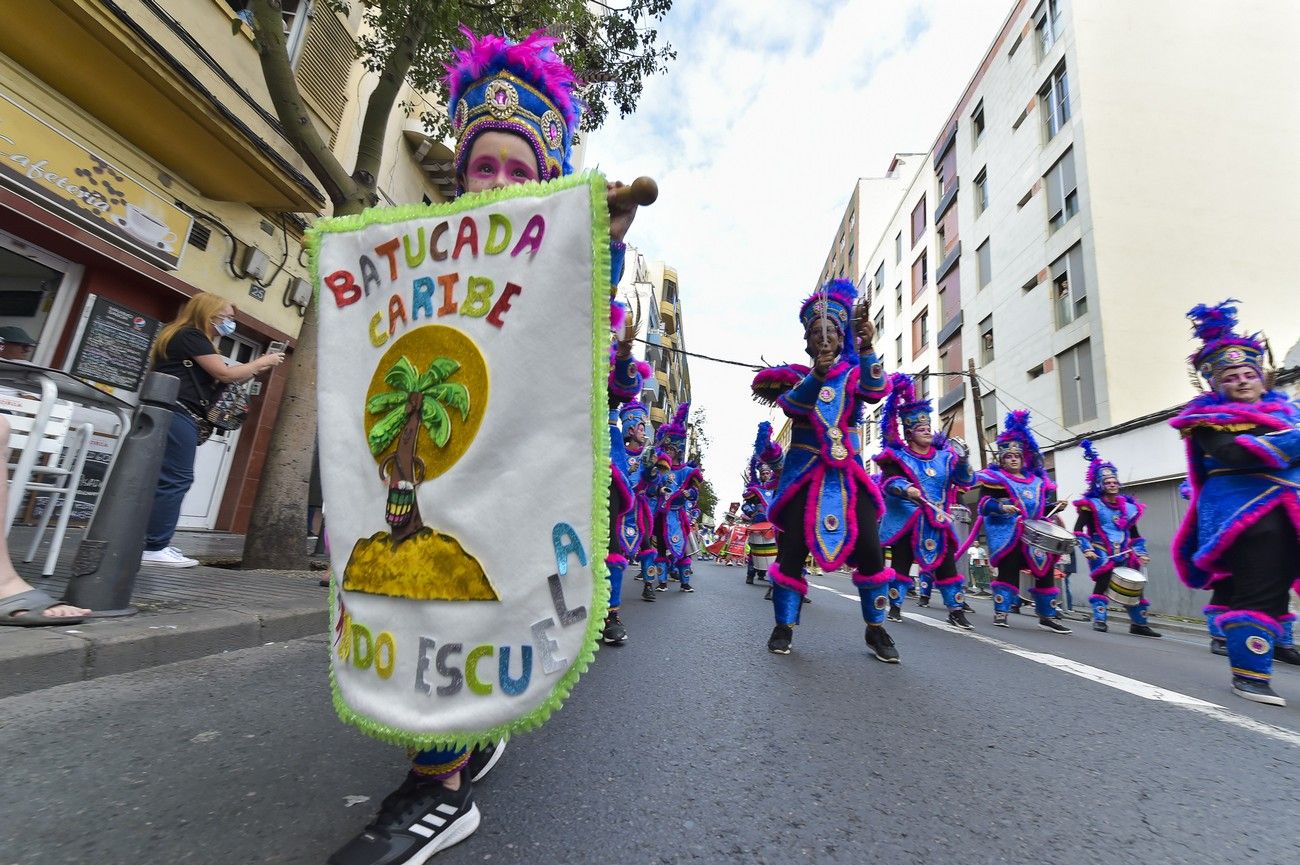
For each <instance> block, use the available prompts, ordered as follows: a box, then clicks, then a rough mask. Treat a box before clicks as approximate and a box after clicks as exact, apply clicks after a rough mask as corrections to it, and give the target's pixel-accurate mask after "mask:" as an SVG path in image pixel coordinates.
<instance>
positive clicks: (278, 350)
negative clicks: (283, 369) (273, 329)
mask: <svg viewBox="0 0 1300 865" xmlns="http://www.w3.org/2000/svg"><path fill="white" fill-rule="evenodd" d="M288 347H289V343H287V342H284V341H282V340H278V339H277V340H275V341H274V342H272V343H271V344H270V345H268V346H267V347H266V351H267V354H284V350H285V349H287V348H288Z"/></svg>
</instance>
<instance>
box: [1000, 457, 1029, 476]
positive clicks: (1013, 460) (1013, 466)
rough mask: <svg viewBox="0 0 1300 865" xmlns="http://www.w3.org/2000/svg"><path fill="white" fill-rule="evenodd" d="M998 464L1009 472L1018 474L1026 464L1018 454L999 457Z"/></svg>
mask: <svg viewBox="0 0 1300 865" xmlns="http://www.w3.org/2000/svg"><path fill="white" fill-rule="evenodd" d="M998 462H999V463H1000V464H1001V466H1002V468H1004V469H1006V470H1007V471H1009V472H1018V471H1020V469H1021V468H1022V467H1023V466H1024V464H1025V460H1024V458H1023V457H1021V455H1020V454H1018V453H1005V454H1003V455H1002V456H1000V457H998Z"/></svg>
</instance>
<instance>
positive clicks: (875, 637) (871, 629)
mask: <svg viewBox="0 0 1300 865" xmlns="http://www.w3.org/2000/svg"><path fill="white" fill-rule="evenodd" d="M865 637H866V640H867V646H868V648H870V649H871V653H872V654H873V655H875V656H876V660H877V661H884V662H885V663H886V664H897V663H898V649H896V648H895V647H894V638H893V637H891V636H889V632H888V631H886V630H885V628H884V626H883V625H867V633H866V634H865Z"/></svg>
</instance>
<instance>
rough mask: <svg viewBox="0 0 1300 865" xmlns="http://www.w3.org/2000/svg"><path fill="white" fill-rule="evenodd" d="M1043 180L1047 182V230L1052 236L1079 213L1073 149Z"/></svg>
mask: <svg viewBox="0 0 1300 865" xmlns="http://www.w3.org/2000/svg"><path fill="white" fill-rule="evenodd" d="M1044 180H1046V181H1047V229H1048V233H1049V234H1054V233H1055V232H1056V230H1057V229H1059V228H1060V227H1061V226H1063V225H1065V223H1067V222H1069V221H1070V217H1072V216H1074V215H1075V214H1076V213H1078V212H1079V190H1078V184H1077V182H1076V181H1075V177H1074V148H1073V147H1071V148H1070V149H1069V150H1067V151H1065V155H1064V156H1062V157H1061V158H1060V159H1059V160H1058V161H1057V163H1056V164H1055V165H1053V166H1052V168H1051V170H1050V171H1048V172H1047V175H1046V177H1044Z"/></svg>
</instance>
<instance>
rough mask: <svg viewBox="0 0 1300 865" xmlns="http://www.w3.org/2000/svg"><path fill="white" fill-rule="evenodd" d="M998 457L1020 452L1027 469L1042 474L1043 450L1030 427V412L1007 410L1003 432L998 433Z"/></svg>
mask: <svg viewBox="0 0 1300 865" xmlns="http://www.w3.org/2000/svg"><path fill="white" fill-rule="evenodd" d="M997 445H998V458H999V459H1001V458H1002V456H1003V455H1004V454H1013V453H1018V454H1020V457H1021V459H1022V460H1023V461H1024V465H1025V470H1026V471H1030V472H1033V473H1034V474H1037V475H1041V474H1042V473H1043V452H1042V451H1041V450H1039V448H1038V440H1037V439H1036V438H1034V433H1033V432H1032V431H1031V430H1030V429H1029V412H1028V411H1027V410H1025V409H1018V410H1016V411H1011V412H1007V416H1006V420H1004V421H1003V423H1002V432H1000V433H998V438H997Z"/></svg>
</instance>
